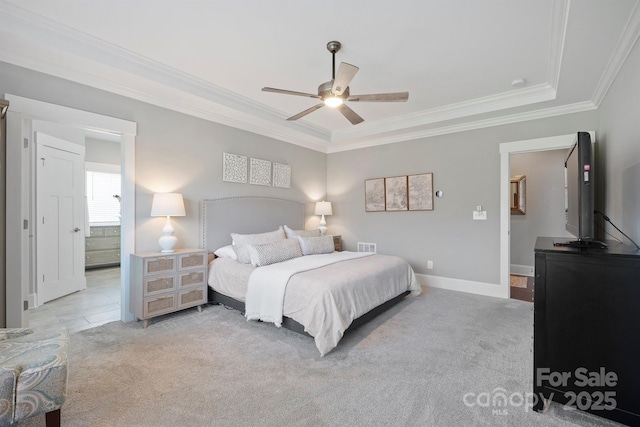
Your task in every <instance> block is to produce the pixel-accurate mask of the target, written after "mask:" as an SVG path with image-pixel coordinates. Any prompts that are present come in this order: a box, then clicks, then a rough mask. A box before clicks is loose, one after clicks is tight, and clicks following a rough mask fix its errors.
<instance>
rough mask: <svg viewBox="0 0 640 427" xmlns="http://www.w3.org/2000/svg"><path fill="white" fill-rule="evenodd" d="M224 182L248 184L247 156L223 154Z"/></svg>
mask: <svg viewBox="0 0 640 427" xmlns="http://www.w3.org/2000/svg"><path fill="white" fill-rule="evenodd" d="M222 180H223V181H226V182H239V183H242V184H246V183H247V156H241V155H239V154H231V153H222Z"/></svg>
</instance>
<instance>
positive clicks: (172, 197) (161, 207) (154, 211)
mask: <svg viewBox="0 0 640 427" xmlns="http://www.w3.org/2000/svg"><path fill="white" fill-rule="evenodd" d="M151 216H185V212H184V201H183V200H182V194H180V193H156V194H154V195H153V202H152V203H151Z"/></svg>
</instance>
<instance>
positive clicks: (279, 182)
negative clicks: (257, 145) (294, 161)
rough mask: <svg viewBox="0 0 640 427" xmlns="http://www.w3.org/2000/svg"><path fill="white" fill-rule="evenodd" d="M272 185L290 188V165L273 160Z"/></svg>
mask: <svg viewBox="0 0 640 427" xmlns="http://www.w3.org/2000/svg"><path fill="white" fill-rule="evenodd" d="M273 186H274V187H280V188H291V166H289V165H285V164H282V163H276V162H273Z"/></svg>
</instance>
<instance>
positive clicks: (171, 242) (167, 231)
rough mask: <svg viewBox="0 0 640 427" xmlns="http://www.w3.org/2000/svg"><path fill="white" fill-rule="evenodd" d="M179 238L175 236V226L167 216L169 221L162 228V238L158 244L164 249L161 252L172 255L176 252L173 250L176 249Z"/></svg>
mask: <svg viewBox="0 0 640 427" xmlns="http://www.w3.org/2000/svg"><path fill="white" fill-rule="evenodd" d="M177 241H178V238H177V237H176V236H174V235H173V225H172V224H171V217H170V216H167V221H166V222H165V223H164V227H163V228H162V236H161V237H160V238H159V239H158V244H159V245H160V247H161V248H162V250H161V251H160V252H162V253H171V252H174V250H173V248H175V247H176V242H177Z"/></svg>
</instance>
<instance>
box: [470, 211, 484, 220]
mask: <svg viewBox="0 0 640 427" xmlns="http://www.w3.org/2000/svg"><path fill="white" fill-rule="evenodd" d="M473 219H474V220H486V219H487V211H473Z"/></svg>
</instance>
